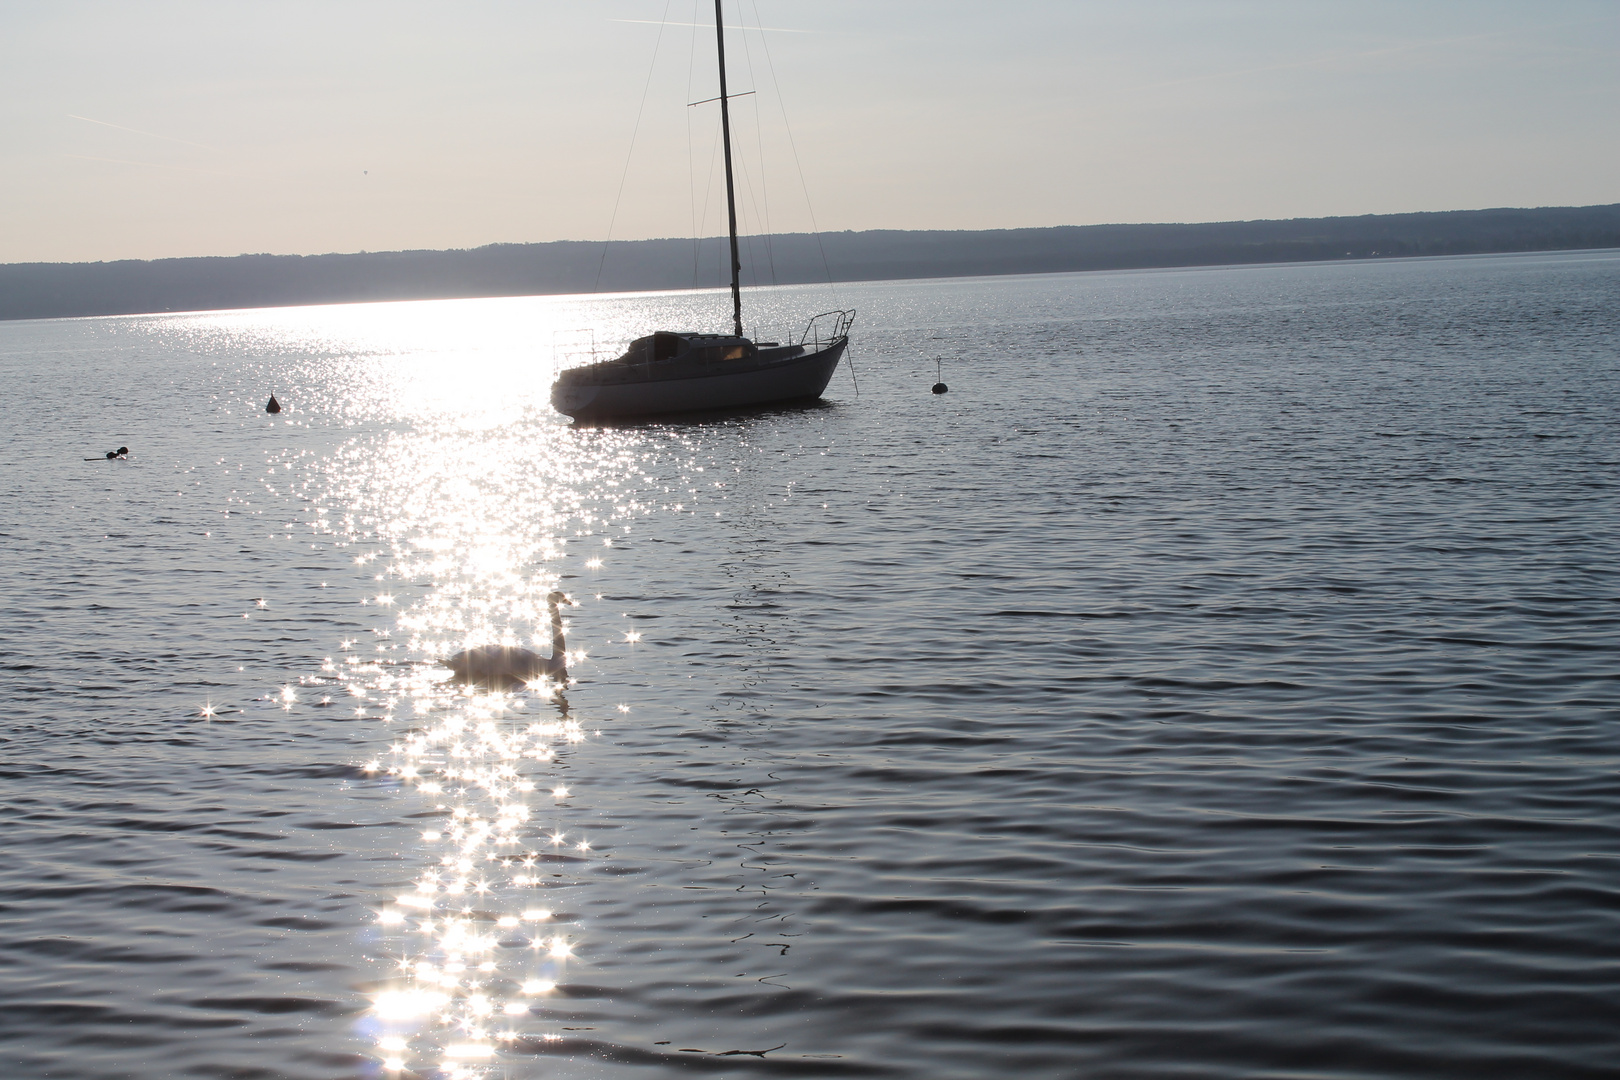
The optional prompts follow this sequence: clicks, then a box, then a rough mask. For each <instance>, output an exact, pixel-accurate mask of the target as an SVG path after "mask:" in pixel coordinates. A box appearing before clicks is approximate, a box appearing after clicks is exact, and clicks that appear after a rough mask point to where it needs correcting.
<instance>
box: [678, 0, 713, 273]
mask: <svg viewBox="0 0 1620 1080" xmlns="http://www.w3.org/2000/svg"><path fill="white" fill-rule="evenodd" d="M702 2H703V0H692V36H691V39H690V41H689V42H688V44H687V51H686V100H687V101H691V100H692V72H693V69H694V68H695V67H696V65H697V32H698V21H697V17H698V4H700V3H702ZM681 111H682V112H683V113H685V114H686V197H687V209H688V211H689V212H690V214H691V218H692V287H693V288H694V289H695V288H697V287H698V275H699V272H700V271H699V266H700V263H701V259H702V253H703V233H702V231H701V229H702V222H701V221H700V220H699V218H698V210H697V159H696V157H694V156H693V150H692V109H691V107H690V106H688V107H687V108H685V109H682V110H681ZM709 176H710V180H711V182H712V181H713V176H714V161H713V159H712V158H711V159H710V161H709ZM708 216H709V193H708V191H707V189H705V190H704V192H703V218H704V220H706V219H707V218H708Z"/></svg>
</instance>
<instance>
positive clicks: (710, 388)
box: [551, 0, 855, 420]
mask: <svg viewBox="0 0 1620 1080" xmlns="http://www.w3.org/2000/svg"><path fill="white" fill-rule="evenodd" d="M714 33H715V41H716V44H717V46H718V49H719V64H720V134H721V138H722V140H723V142H724V144H725V159H726V214H727V218H728V221H729V224H730V232H731V310H732V331H733V332H732V333H730V334H700V333H688V332H684V331H671V330H661V331H659V332H658V333H655V334H650V335H648V336H647V337H643V338H637V339H636V340H635V341H633V342H631V343H630V348H629V349H628V350H626V352H625V354H624V355H623V356H620V357H618V358H616V359H613V360H604V361H602V362H600V363H595V364H588V365H586V366H585V367H577V368H570V369H569V370H567V371H564V372H562V373H561V374H560V375H558V376H557V381H556V382H555V383H553V384H552V387H551V404H552V406H553V407H555V408H556V410H557V411H558V412H560V413H563V414H565V415H567V416H572V417H573V418H574V419H576V420H598V419H601V420H608V419H616V418H620V417H632V416H651V415H658V414H663V413H681V412H697V411H701V410H707V409H738V408H746V407H748V406H752V405H770V404H775V403H777V402H788V401H799V400H807V399H811V398H818V397H820V396H821V394H822V391H824V390H826V389H827V383H828V382H830V381H831V380H832V376H833V371H834V370H835V369H836V368H837V367H838V360H839V358H840V357H842V356H843V355H844V349H845V348H846V347H847V346H848V345H849V328H850V326H851V324H852V323H854V321H855V312H853V311H828V312H824V313H822V314H820V315H817V316H816V317H815V318H813V319H811V320H810V322H809V324H808V325H807V326H806V327H805V330H804V333H803V334H802V335H800V337H799V340H798V341H797V342H789V343H779V342H775V341H761V342H755V341H750V340H749V339H748V338H747V337H746V336H744V334H743V324H742V287H741V276H742V260H741V259H740V258H739V256H738V254H737V196H736V189H735V186H734V185H733V182H732V178H731V112H730V109H729V107H728V105H727V94H726V32H725V26H724V19H723V18H722V15H721V11H720V0H714Z"/></svg>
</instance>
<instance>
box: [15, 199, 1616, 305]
mask: <svg viewBox="0 0 1620 1080" xmlns="http://www.w3.org/2000/svg"><path fill="white" fill-rule="evenodd" d="M744 246H745V253H744V263H745V271H744V276H745V281H747V282H748V283H750V284H784V285H786V284H800V283H806V282H821V281H883V280H896V279H904V278H933V277H976V276H984V275H996V274H1040V273H1059V272H1065V271H1076V270H1125V269H1148V268H1156V267H1187V266H1223V265H1240V264H1253V263H1278V262H1310V261H1325V260H1342V259H1370V258H1391V257H1409V256H1423V255H1476V254H1489V253H1502V252H1521V251H1567V250H1577V249H1590V248H1614V247H1620V204H1609V205H1604V206H1580V207H1542V208H1538V209H1501V210H1453V211H1445V212H1439V213H1421V214H1369V215H1365V216H1361V217H1335V218H1296V219H1292V220H1286V221H1229V222H1210V223H1205V224H1195V225H1078V226H1060V227H1055V228H1044V229H996V230H988V231H978V232H967V231H962V232H943V231H898V230H873V231H868V232H842V233H825V234H821V235H819V236H816V235H811V234H805V233H798V234H788V235H778V236H772V237H770V238H768V241H767V238H764V237H748V238H745V241H744ZM725 280H726V278H725V275H724V241H723V240H722V239H717V238H708V239H704V240H628V241H613V242H611V243H607V244H602V243H599V242H585V241H557V242H553V243H544V244H491V245H489V246H487V247H481V248H473V249H469V250H458V251H390V252H360V253H357V254H334V255H238V256H236V257H234V258H192V259H157V260H152V261H138V260H126V261H120V262H105V263H12V264H7V265H0V319H49V318H65V317H74V316H85V315H133V314H146V313H154V312H165V311H214V310H222V309H231V308H255V307H283V306H290V305H298V304H333V303H354V302H360V301H376V300H431V299H446V298H453V297H479V296H530V295H545V294H559V293H587V292H596V291H601V292H638V291H651V290H662V289H688V288H708V287H713V286H716V285H720V284H722V283H723V282H724V281H725Z"/></svg>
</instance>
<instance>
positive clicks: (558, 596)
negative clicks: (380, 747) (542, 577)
mask: <svg viewBox="0 0 1620 1080" xmlns="http://www.w3.org/2000/svg"><path fill="white" fill-rule="evenodd" d="M546 603H548V604H567V605H568V606H569V607H578V606H579V605H578V604H577V603H576V602H575V601H573V600H570V599H569V598H568V594H567V593H561V592H557V591H556V590H552V592H551V594H550V595H549V596H547V597H546Z"/></svg>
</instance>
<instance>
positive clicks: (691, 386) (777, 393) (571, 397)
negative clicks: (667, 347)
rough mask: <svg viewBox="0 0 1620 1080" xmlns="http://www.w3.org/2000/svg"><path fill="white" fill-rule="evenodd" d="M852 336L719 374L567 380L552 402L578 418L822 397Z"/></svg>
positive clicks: (657, 413)
mask: <svg viewBox="0 0 1620 1080" xmlns="http://www.w3.org/2000/svg"><path fill="white" fill-rule="evenodd" d="M847 345H848V340H847V339H844V338H840V339H838V340H837V341H834V342H831V343H829V344H827V345H826V346H824V347H822V348H820V349H814V350H810V351H807V352H805V353H803V354H802V355H800V356H795V357H792V358H791V359H788V360H781V361H775V362H772V363H768V364H761V365H759V366H758V367H754V368H750V369H744V370H736V371H727V372H723V373H718V374H695V375H687V374H676V375H675V376H674V377H656V376H654V375H649V377H647V378H646V379H644V380H637V381H633V382H631V381H612V382H606V381H604V382H568V381H564V380H562V379H559V380H558V381H557V383H556V385H554V386H553V387H552V388H551V404H552V406H553V407H554V408H555V409H556V410H557V411H558V412H560V413H563V414H564V415H566V416H571V417H573V418H574V419H575V420H610V419H621V418H624V417H637V416H662V415H668V414H671V413H689V412H710V411H714V410H717V409H742V408H748V407H750V406H753V405H773V404H777V403H780V402H788V401H801V400H805V399H809V398H818V397H820V396H821V394H822V392H823V391H824V390H826V389H827V384H828V383H829V382H831V381H832V376H833V371H834V370H836V369H837V367H838V361H839V359H840V358H841V357H842V356H843V355H844V349H845V347H846V346H847Z"/></svg>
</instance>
